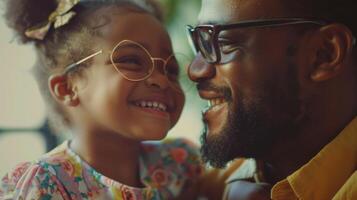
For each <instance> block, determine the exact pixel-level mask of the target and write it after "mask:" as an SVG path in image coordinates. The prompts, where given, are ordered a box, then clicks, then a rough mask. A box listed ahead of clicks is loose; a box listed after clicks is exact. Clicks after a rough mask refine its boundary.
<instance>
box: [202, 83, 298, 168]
mask: <svg viewBox="0 0 357 200" xmlns="http://www.w3.org/2000/svg"><path fill="white" fill-rule="evenodd" d="M295 80H296V79H295ZM290 84H291V85H290V86H289V88H290V89H291V90H290V91H291V94H290V98H289V101H288V103H286V102H285V104H283V105H288V106H287V107H285V106H282V107H281V108H278V107H279V105H278V106H277V105H275V106H274V108H277V109H279V110H280V112H284V114H287V116H288V117H284V119H282V120H279V119H278V120H276V119H274V117H275V116H270V115H269V114H267V111H266V108H267V107H268V106H269V105H270V104H267V103H266V101H272V100H273V101H274V99H276V97H273V94H276V92H274V91H272V90H269V89H268V90H262V91H265V92H263V94H262V95H261V96H260V97H259V98H258V97H257V98H256V99H255V101H254V102H250V103H248V104H247V103H245V102H246V101H245V99H244V98H243V95H242V94H239V100H238V102H237V105H233V100H232V99H231V98H230V99H229V98H228V99H226V100H227V103H228V116H227V120H226V121H225V124H224V125H223V128H222V129H221V131H220V132H219V133H209V134H208V127H207V124H206V123H205V127H204V131H203V134H202V136H201V144H202V147H201V154H202V159H203V161H204V162H206V163H209V164H210V165H211V166H213V167H216V168H222V167H225V165H226V164H227V163H228V162H229V161H231V160H233V159H235V158H238V157H244V158H262V157H264V156H265V155H266V154H267V153H269V152H270V151H271V150H270V149H271V148H272V146H273V145H274V144H275V143H276V142H277V141H278V139H279V140H280V141H284V139H286V138H288V137H292V136H294V135H295V133H296V132H297V125H296V121H295V119H296V117H297V115H298V112H299V111H298V110H299V102H298V97H297V95H298V92H297V82H294V81H292V82H291V83H290ZM220 90H221V91H225V93H226V94H227V92H228V90H229V89H228V88H221V89H220ZM225 96H226V97H229V95H225ZM277 103H278V102H277ZM271 106H273V105H271Z"/></svg>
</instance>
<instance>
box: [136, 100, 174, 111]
mask: <svg viewBox="0 0 357 200" xmlns="http://www.w3.org/2000/svg"><path fill="white" fill-rule="evenodd" d="M135 105H136V106H139V107H143V108H151V109H155V110H160V111H164V112H166V110H167V105H165V104H164V103H160V102H157V101H139V102H135Z"/></svg>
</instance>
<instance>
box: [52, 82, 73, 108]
mask: <svg viewBox="0 0 357 200" xmlns="http://www.w3.org/2000/svg"><path fill="white" fill-rule="evenodd" d="M48 86H49V88H50V91H51V94H52V96H53V97H54V98H55V99H56V101H57V102H59V103H61V104H63V105H66V106H77V105H78V104H79V97H78V91H77V90H75V88H74V87H72V86H71V84H70V82H69V81H68V79H67V77H66V76H65V75H52V76H50V77H49V78H48Z"/></svg>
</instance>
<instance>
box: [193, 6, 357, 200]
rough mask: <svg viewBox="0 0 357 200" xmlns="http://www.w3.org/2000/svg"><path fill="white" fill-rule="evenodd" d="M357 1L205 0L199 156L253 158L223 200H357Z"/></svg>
mask: <svg viewBox="0 0 357 200" xmlns="http://www.w3.org/2000/svg"><path fill="white" fill-rule="evenodd" d="M356 5H357V4H356V3H355V2H354V1H352V0H339V1H337V0H289V1H283V0H264V1H262V0H203V2H202V8H201V11H200V14H199V20H198V21H199V25H198V26H196V27H188V31H189V33H190V39H191V41H192V44H193V46H194V47H195V50H196V51H197V55H196V58H195V59H194V61H193V63H192V65H191V66H190V67H189V69H188V74H189V76H190V78H191V80H193V81H195V82H196V83H197V88H198V91H199V94H200V96H201V98H203V99H206V100H207V101H209V107H208V108H207V110H206V111H205V112H204V113H203V119H204V122H205V126H206V128H205V131H204V134H203V136H202V142H203V144H202V149H201V151H202V154H203V155H202V156H203V159H204V161H206V162H208V163H210V164H211V165H212V166H214V167H224V166H225V165H226V164H227V163H228V162H229V161H231V160H234V159H235V158H247V160H246V161H245V162H244V163H243V164H242V165H241V166H240V167H239V168H238V169H237V170H236V172H234V173H233V175H232V176H231V177H230V178H229V180H228V182H227V186H226V197H225V198H231V199H270V198H272V199H357V172H356V169H357V118H356V114H357V63H356V62H357V56H356V54H357V49H356V38H355V36H357V21H356V20H355V19H356V18H357V6H356ZM248 158H254V160H252V159H248ZM249 174H250V175H249Z"/></svg>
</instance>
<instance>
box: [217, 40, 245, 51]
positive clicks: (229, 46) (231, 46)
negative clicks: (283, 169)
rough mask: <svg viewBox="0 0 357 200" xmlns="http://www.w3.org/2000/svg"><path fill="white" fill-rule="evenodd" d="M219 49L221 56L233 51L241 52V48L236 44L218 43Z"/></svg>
mask: <svg viewBox="0 0 357 200" xmlns="http://www.w3.org/2000/svg"><path fill="white" fill-rule="evenodd" d="M219 48H220V50H221V52H222V53H223V54H229V53H232V52H233V51H237V50H241V47H240V46H239V45H238V44H237V43H228V42H224V43H221V42H220V43H219Z"/></svg>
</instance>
